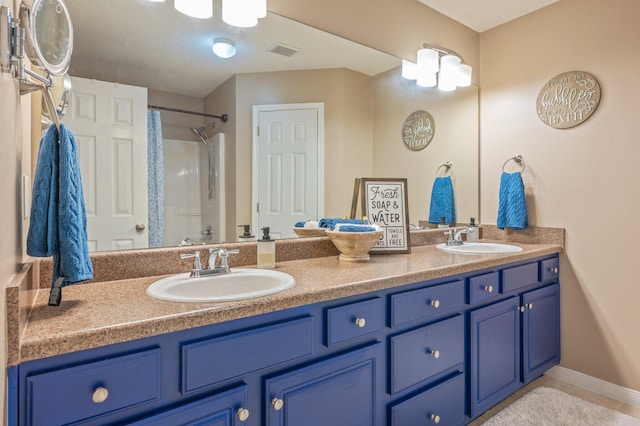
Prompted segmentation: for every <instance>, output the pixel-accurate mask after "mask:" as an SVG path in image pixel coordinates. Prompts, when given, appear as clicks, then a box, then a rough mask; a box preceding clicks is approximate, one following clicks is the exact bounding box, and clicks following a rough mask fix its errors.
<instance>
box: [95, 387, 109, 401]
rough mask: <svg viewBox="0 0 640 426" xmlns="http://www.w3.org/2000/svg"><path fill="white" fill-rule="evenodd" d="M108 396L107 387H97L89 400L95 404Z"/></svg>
mask: <svg viewBox="0 0 640 426" xmlns="http://www.w3.org/2000/svg"><path fill="white" fill-rule="evenodd" d="M108 397H109V391H108V390H107V388H103V387H98V388H96V389H95V390H94V391H93V394H92V395H91V400H92V401H93V402H94V403H96V404H102V403H103V402H105V401H106V400H107V398H108Z"/></svg>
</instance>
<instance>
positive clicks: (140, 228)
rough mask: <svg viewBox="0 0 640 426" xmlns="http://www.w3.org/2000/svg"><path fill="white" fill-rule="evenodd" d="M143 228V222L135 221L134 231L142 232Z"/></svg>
mask: <svg viewBox="0 0 640 426" xmlns="http://www.w3.org/2000/svg"><path fill="white" fill-rule="evenodd" d="M144 230H145V226H144V223H137V224H136V232H142V231H144Z"/></svg>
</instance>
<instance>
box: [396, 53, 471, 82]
mask: <svg viewBox="0 0 640 426" xmlns="http://www.w3.org/2000/svg"><path fill="white" fill-rule="evenodd" d="M416 58H417V61H416V62H415V63H413V62H411V61H407V60H405V59H403V60H402V76H403V77H404V78H406V79H408V80H416V84H417V85H418V86H421V87H435V86H436V85H437V86H438V89H440V90H442V91H447V92H448V91H452V90H455V89H456V87H467V86H470V85H471V72H472V69H471V67H470V66H469V65H467V64H464V63H463V61H462V58H461V57H460V55H458V54H457V53H455V52H453V51H451V50H445V49H442V48H439V47H434V46H430V45H427V44H425V45H424V46H423V48H422V49H420V50H418V52H417V54H416Z"/></svg>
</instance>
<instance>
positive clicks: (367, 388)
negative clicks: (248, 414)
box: [264, 343, 384, 426]
mask: <svg viewBox="0 0 640 426" xmlns="http://www.w3.org/2000/svg"><path fill="white" fill-rule="evenodd" d="M382 354H383V348H382V344H381V343H377V344H374V345H372V346H368V347H365V348H364V349H360V350H355V351H352V352H349V353H347V354H344V355H339V356H335V357H332V358H330V359H328V360H325V361H321V362H318V363H314V364H312V365H310V366H306V367H302V368H298V369H296V370H294V371H291V372H288V373H285V374H280V375H277V376H275V377H271V378H268V379H266V382H265V388H266V395H265V412H266V420H265V422H264V424H265V425H268V426H298V425H304V426H327V425H331V426H353V425H363V426H364V425H371V426H374V425H384V422H383V418H384V414H383V413H384V404H383V401H382V396H381V395H380V393H379V390H380V383H381V382H383V381H384V362H383V356H382Z"/></svg>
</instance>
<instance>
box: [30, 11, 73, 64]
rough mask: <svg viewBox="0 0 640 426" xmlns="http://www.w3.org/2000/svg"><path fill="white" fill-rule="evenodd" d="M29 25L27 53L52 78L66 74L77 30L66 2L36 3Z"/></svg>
mask: <svg viewBox="0 0 640 426" xmlns="http://www.w3.org/2000/svg"><path fill="white" fill-rule="evenodd" d="M29 24H30V25H29V28H28V29H27V31H28V32H29V35H30V37H27V40H28V41H27V43H28V49H27V50H28V55H29V59H30V60H31V62H33V63H35V64H36V65H37V66H40V67H42V68H44V69H46V70H47V71H49V73H50V74H52V75H62V74H64V73H65V72H66V71H67V69H68V68H69V62H70V61H71V51H72V50H73V27H72V25H71V17H70V16H69V11H68V10H67V7H66V6H65V4H64V2H63V1H62V0H35V1H34V2H33V5H32V6H31V19H30V23H29Z"/></svg>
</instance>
